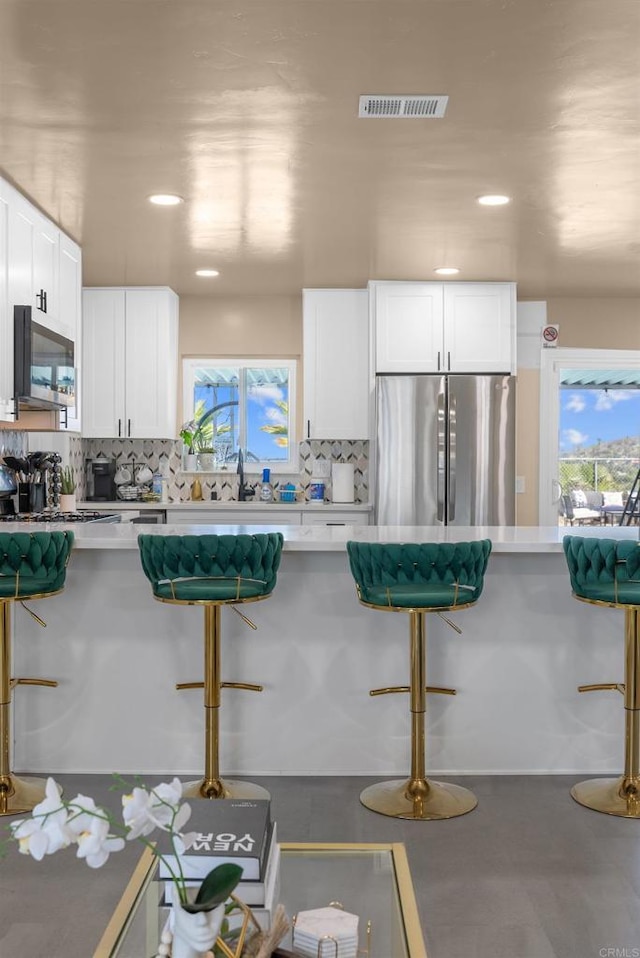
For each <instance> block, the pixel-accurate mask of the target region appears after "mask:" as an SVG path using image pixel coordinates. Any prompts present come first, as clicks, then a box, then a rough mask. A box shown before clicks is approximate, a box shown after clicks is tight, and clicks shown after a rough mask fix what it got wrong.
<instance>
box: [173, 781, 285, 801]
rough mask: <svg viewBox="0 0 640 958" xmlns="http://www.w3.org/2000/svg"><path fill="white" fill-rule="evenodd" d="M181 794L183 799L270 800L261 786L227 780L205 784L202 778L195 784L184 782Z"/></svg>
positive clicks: (269, 796)
mask: <svg viewBox="0 0 640 958" xmlns="http://www.w3.org/2000/svg"><path fill="white" fill-rule="evenodd" d="M182 794H183V796H184V798H210V799H216V798H241V799H244V798H251V799H263V798H266V799H270V798H271V795H270V794H269V792H268V791H267V790H266V788H263V787H262V785H254V784H253V783H252V782H238V781H234V780H232V779H227V778H225V779H220V780H219V781H216V782H205V780H204V779H203V778H201V779H199V780H198V781H197V782H186V783H185V785H184V786H183V789H182Z"/></svg>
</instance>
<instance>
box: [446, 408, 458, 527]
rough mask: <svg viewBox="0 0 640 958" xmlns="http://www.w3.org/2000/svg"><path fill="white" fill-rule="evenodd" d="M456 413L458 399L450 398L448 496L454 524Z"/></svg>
mask: <svg viewBox="0 0 640 958" xmlns="http://www.w3.org/2000/svg"><path fill="white" fill-rule="evenodd" d="M456 411H457V403H456V397H455V396H450V397H449V477H448V478H449V481H448V483H447V485H448V494H449V499H448V502H449V515H448V516H447V521H448V522H453V520H454V519H455V517H456V430H457V424H456Z"/></svg>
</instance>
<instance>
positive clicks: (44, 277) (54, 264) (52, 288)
mask: <svg viewBox="0 0 640 958" xmlns="http://www.w3.org/2000/svg"><path fill="white" fill-rule="evenodd" d="M59 243H60V230H59V229H58V227H57V226H55V225H54V224H53V223H52V222H51V221H50V220H48V219H46V218H45V217H44V216H42V215H41V214H39V213H37V211H35V217H34V227H33V294H32V299H31V300H30V302H31V305H32V307H33V318H34V320H35V321H36V322H37V323H40V324H41V325H42V326H46V327H47V329H52V330H54V331H55V332H60V330H59V328H58V314H59V302H58V272H59V266H60V261H59Z"/></svg>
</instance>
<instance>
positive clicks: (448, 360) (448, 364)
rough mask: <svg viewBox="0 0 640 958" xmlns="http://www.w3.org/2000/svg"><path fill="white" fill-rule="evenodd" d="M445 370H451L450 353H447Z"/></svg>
mask: <svg viewBox="0 0 640 958" xmlns="http://www.w3.org/2000/svg"><path fill="white" fill-rule="evenodd" d="M447 369H449V370H450V369H451V353H447Z"/></svg>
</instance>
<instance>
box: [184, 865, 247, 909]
mask: <svg viewBox="0 0 640 958" xmlns="http://www.w3.org/2000/svg"><path fill="white" fill-rule="evenodd" d="M241 878H242V869H241V868H240V866H239V865H232V864H230V863H228V864H226V865H218V867H217V868H214V869H213V871H210V872H209V874H208V875H207V877H206V878H205V880H204V881H203V882H202V884H201V885H200V888H199V890H198V895H197V897H196V900H195V902H194V903H193V904H189V905H184V906H183V907H184V910H185V911H189V912H191V913H194V912H197V911H212V910H213V909H214V908H215V907H216V906H217V905H220V904H221V903H222V902H223V901H226V900H227V898H228V897H229V895H230V894H231V892H232V891H233V889H234V888H235V887H236V885H237V884H238V882H239V881H240V879H241Z"/></svg>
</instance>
